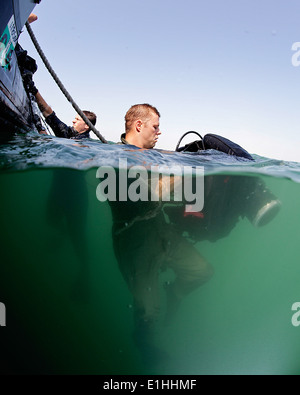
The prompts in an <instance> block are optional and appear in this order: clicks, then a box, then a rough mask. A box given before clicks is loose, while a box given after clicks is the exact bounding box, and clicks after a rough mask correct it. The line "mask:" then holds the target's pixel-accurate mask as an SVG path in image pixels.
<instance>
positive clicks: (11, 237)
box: [0, 166, 300, 375]
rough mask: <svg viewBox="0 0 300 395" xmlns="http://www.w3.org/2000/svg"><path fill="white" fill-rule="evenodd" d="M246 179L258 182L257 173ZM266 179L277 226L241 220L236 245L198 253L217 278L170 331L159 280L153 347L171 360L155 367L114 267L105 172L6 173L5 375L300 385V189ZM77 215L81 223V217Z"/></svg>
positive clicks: (1, 285)
mask: <svg viewBox="0 0 300 395" xmlns="http://www.w3.org/2000/svg"><path fill="white" fill-rule="evenodd" d="M229 170H230V171H231V173H232V169H229ZM229 170H227V168H226V169H223V173H226V171H229ZM298 170H299V169H298ZM280 171H282V168H281V169H280ZM54 173H55V174H56V175H58V177H59V178H60V179H61V180H65V181H66V188H67V189H68V190H70V188H71V191H72V194H73V192H74V200H70V201H69V202H68V203H66V204H65V206H64V210H66V212H68V210H70V213H69V214H70V215H69V217H68V214H67V216H64V218H62V216H61V217H60V216H59V215H56V214H57V213H59V212H60V210H61V207H55V204H56V203H55V202H56V200H55V196H54V195H53V194H52V192H51V185H52V183H53V176H54ZM236 174H238V175H244V176H245V177H246V176H247V175H248V176H249V177H250V176H251V175H249V169H248V168H247V171H245V172H244V173H243V169H242V168H240V169H239V172H236ZM259 176H260V177H261V178H262V179H263V180H264V182H265V183H266V185H267V186H268V188H269V189H270V190H271V191H272V193H274V195H276V197H277V198H278V199H279V200H280V201H281V203H282V206H281V209H280V211H279V213H278V215H277V216H276V217H275V218H274V219H273V220H272V221H271V222H270V223H268V224H267V225H265V226H263V227H261V228H256V227H254V226H253V225H252V224H251V223H250V222H249V221H248V220H247V218H243V219H240V221H239V222H238V223H237V224H236V226H235V227H234V228H233V229H232V231H231V232H230V234H229V235H228V236H226V237H224V238H221V239H219V240H217V241H215V242H210V241H201V242H199V243H197V244H196V248H197V249H198V250H199V252H200V253H201V254H202V255H203V256H204V257H205V258H206V260H207V261H209V262H210V263H211V265H212V266H213V268H214V275H213V277H212V278H211V279H210V280H209V281H208V282H207V283H206V284H205V285H203V286H202V287H199V288H198V289H197V290H195V291H193V292H192V293H191V294H190V295H188V296H187V297H186V298H185V299H184V300H183V301H182V304H181V305H180V307H179V310H178V312H177V315H176V316H175V318H174V320H173V322H172V323H171V324H170V325H169V326H165V325H164V324H163V313H164V309H165V303H166V302H165V294H164V287H163V283H164V282H168V281H171V280H172V276H173V274H172V273H171V272H170V271H169V270H167V271H166V272H163V273H162V274H161V279H160V281H161V301H162V310H161V320H160V321H159V322H158V324H157V327H156V332H155V343H156V345H157V347H158V348H160V349H161V350H163V351H165V352H166V353H167V354H168V358H166V359H164V360H162V361H161V362H158V363H156V364H153V365H151V366H149V365H147V364H143V361H142V356H141V353H140V350H139V349H138V348H137V347H136V345H135V343H134V342H133V337H132V331H133V307H132V295H131V293H130V292H129V290H128V288H127V285H126V283H125V281H124V279H123V277H122V275H121V273H120V271H119V268H118V264H117V260H116V258H115V255H114V250H113V244H112V236H111V229H112V213H111V209H110V206H109V204H108V203H107V202H102V203H101V202H99V201H98V200H97V198H96V187H97V185H98V180H97V179H96V168H90V169H85V170H75V169H63V168H47V167H38V166H34V167H33V168H32V169H30V168H29V169H26V170H22V171H21V170H19V171H8V170H7V169H4V170H2V171H1V173H0V185H1V197H0V201H1V216H0V221H1V269H0V270H1V274H0V302H2V303H4V304H5V306H6V327H0V342H1V355H0V371H1V372H2V373H11V374H16V373H21V374H100V375H106V374H125V375H129V374H137V375H139V374H178V375H179V374H197V375H201V374H299V373H300V326H299V327H295V326H293V325H292V322H291V320H292V316H293V314H294V313H295V312H293V311H292V305H293V304H294V303H295V302H300V289H299V277H300V270H299V256H300V232H299V196H300V184H299V183H298V182H295V180H292V179H290V178H288V177H284V176H277V177H275V176H274V175H271V174H266V175H264V174H259ZM62 182H63V181H62ZM82 182H83V184H84V185H85V188H83V189H80V188H78V189H77V186H78V184H80V185H82ZM72 188H74V191H73V190H72ZM63 189H64V188H62V190H60V193H63ZM78 191H80V193H79V192H78ZM220 199H222V197H221V196H220ZM78 206H80V207H85V208H86V212H85V211H84V213H83V215H82V216H81V215H80V213H79V214H78V215H77V214H76V215H75V216H74V215H73V214H74V210H75V209H76V207H78ZM79 211H80V210H79ZM51 213H52V214H51ZM53 213H54V214H53ZM64 214H66V213H64ZM56 216H57V218H56ZM67 218H69V220H68V219H67ZM74 235H75V236H74ZM74 237H75V238H74ZM137 237H138V235H137ZM78 240H81V243H79V242H78ZM74 241H75V242H74ZM80 257H81V259H80Z"/></svg>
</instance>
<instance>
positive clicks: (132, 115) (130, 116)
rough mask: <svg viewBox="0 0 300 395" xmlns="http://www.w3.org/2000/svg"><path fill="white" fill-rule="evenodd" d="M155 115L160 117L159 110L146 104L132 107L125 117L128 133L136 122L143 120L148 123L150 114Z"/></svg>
mask: <svg viewBox="0 0 300 395" xmlns="http://www.w3.org/2000/svg"><path fill="white" fill-rule="evenodd" d="M153 113H154V114H156V115H158V116H159V117H160V113H159V112H158V110H157V108H155V107H153V106H151V104H147V103H144V104H135V105H134V106H131V107H130V109H129V110H128V111H127V113H126V115H125V131H126V133H127V132H128V131H129V130H130V129H131V127H132V125H133V123H134V122H135V121H137V120H138V119H141V120H142V121H143V122H147V121H148V120H149V119H150V114H153Z"/></svg>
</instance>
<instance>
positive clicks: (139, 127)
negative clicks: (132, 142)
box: [135, 119, 143, 132]
mask: <svg viewBox="0 0 300 395" xmlns="http://www.w3.org/2000/svg"><path fill="white" fill-rule="evenodd" d="M142 124H143V122H142V121H141V120H140V119H138V120H137V121H136V122H135V128H136V130H137V131H138V132H140V131H141V128H142Z"/></svg>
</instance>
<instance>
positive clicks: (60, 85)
mask: <svg viewBox="0 0 300 395" xmlns="http://www.w3.org/2000/svg"><path fill="white" fill-rule="evenodd" d="M25 25H26V28H27V31H28V34H29V36H30V38H31V40H32V42H33V45H34V46H35V48H36V50H37V52H38V54H39V55H40V57H41V59H42V61H43V62H44V64H45V66H46V68H47V69H48V71H49V73H50V74H51V76H52V77H53V79H54V81H55V82H56V83H57V85H58V87H59V88H60V90H61V91H62V93H63V94H64V95H65V96H66V98H67V99H68V101H69V102H70V103H71V104H72V106H73V108H74V109H75V111H76V112H77V113H78V114H79V115H80V116H81V118H82V119H83V120H84V122H85V123H86V124H87V125H88V126H89V127H90V128H91V130H92V131H93V132H94V133H95V135H96V136H97V137H98V138H99V140H101V141H102V143H107V141H106V140H105V138H104V137H103V136H102V135H101V134H100V132H99V131H98V130H97V129H96V128H95V126H94V125H93V124H92V123H91V122H90V120H89V119H88V118H87V117H86V115H85V114H84V113H83V112H82V110H81V109H80V108H79V107H78V105H77V104H76V103H75V102H74V100H73V99H72V97H71V96H70V94H69V92H68V91H67V90H66V88H65V87H64V85H63V84H62V82H61V81H60V79H59V78H58V76H57V75H56V73H55V71H54V70H53V69H52V67H51V65H50V63H49V62H48V59H47V58H46V56H45V54H44V52H43V51H42V49H41V47H40V45H39V43H38V41H37V39H36V37H35V35H34V33H33V31H32V29H31V27H30V25H29V23H28V22H26V24H25Z"/></svg>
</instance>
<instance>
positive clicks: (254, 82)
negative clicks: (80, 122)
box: [20, 0, 300, 162]
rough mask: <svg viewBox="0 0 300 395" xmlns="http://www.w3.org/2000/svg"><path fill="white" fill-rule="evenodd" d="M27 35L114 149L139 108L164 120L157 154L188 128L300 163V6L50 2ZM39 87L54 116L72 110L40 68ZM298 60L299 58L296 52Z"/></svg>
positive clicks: (180, 0) (183, 0) (247, 1)
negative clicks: (297, 47)
mask: <svg viewBox="0 0 300 395" xmlns="http://www.w3.org/2000/svg"><path fill="white" fill-rule="evenodd" d="M34 12H35V13H36V14H37V15H38V18H39V19H38V20H37V21H36V22H34V23H33V24H32V25H31V27H32V29H33V31H34V33H35V35H36V37H37V39H38V40H39V43H40V45H41V47H42V49H43V51H44V52H45V54H46V55H47V57H48V59H49V61H50V63H51V65H52V67H53V68H54V70H55V71H56V73H57V75H58V76H59V78H60V79H61V80H62V82H63V83H64V85H65V87H66V88H67V90H68V91H69V92H70V94H71V96H72V97H73V98H74V99H75V101H76V103H77V104H78V105H79V107H80V108H82V109H90V110H92V111H94V112H96V113H97V115H98V123H97V125H96V126H97V128H98V129H99V130H100V132H101V133H102V134H103V135H104V136H105V137H106V139H108V140H111V141H116V142H117V141H119V138H120V134H121V133H122V132H123V131H124V115H125V113H126V111H127V110H128V108H129V107H130V106H131V105H132V104H136V103H145V102H146V103H150V104H153V105H155V106H156V107H157V108H158V110H159V111H160V113H161V131H162V135H161V137H160V140H159V142H158V144H157V146H156V148H165V149H170V150H174V149H175V146H176V144H177V141H178V139H179V138H180V136H181V135H182V134H183V133H184V132H186V131H188V130H196V131H198V132H199V133H200V134H202V135H204V134H206V133H209V132H211V133H216V134H220V135H223V136H224V137H227V138H229V139H231V140H233V141H235V142H236V143H238V144H240V145H242V146H243V147H244V148H245V149H247V150H248V151H249V152H250V153H254V154H259V155H262V156H266V157H269V158H275V159H283V160H291V161H297V162H300V131H299V129H300V118H299V108H300V106H299V105H300V89H299V86H300V84H299V81H300V67H295V66H293V64H292V56H293V54H295V52H293V51H292V45H293V43H295V42H300V24H299V17H300V2H299V0H288V1H286V0H275V1H274V0H209V1H208V0H205V1H203V0H152V1H146V0H109V1H102V0H86V1H82V0H42V1H41V3H40V4H39V5H37V6H36V7H35V10H34ZM20 43H21V45H22V46H23V47H24V48H25V49H27V50H28V52H29V54H30V55H31V56H33V57H34V58H36V60H37V63H38V65H39V69H38V71H37V72H36V74H35V77H34V79H35V82H36V85H37V87H38V89H39V90H40V92H41V94H42V95H43V96H44V98H45V99H46V101H47V102H48V103H49V104H50V105H51V106H52V107H53V109H54V110H55V111H56V113H57V115H58V116H59V117H60V118H61V119H62V120H63V121H64V122H66V123H68V124H71V121H72V119H73V118H74V115H75V111H74V109H73V108H72V106H71V105H70V103H68V102H67V100H66V99H65V97H64V96H63V95H62V93H61V92H60V90H59V89H58V87H57V86H56V84H55V83H54V81H53V80H52V77H51V76H50V75H49V73H48V71H47V70H46V69H45V67H44V65H43V64H42V62H41V60H40V59H39V57H38V55H37V53H36V51H35V49H34V47H33V45H32V43H31V41H30V38H29V36H28V33H27V31H26V29H25V30H24V32H23V33H22V35H21V37H20ZM299 59H300V55H299Z"/></svg>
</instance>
